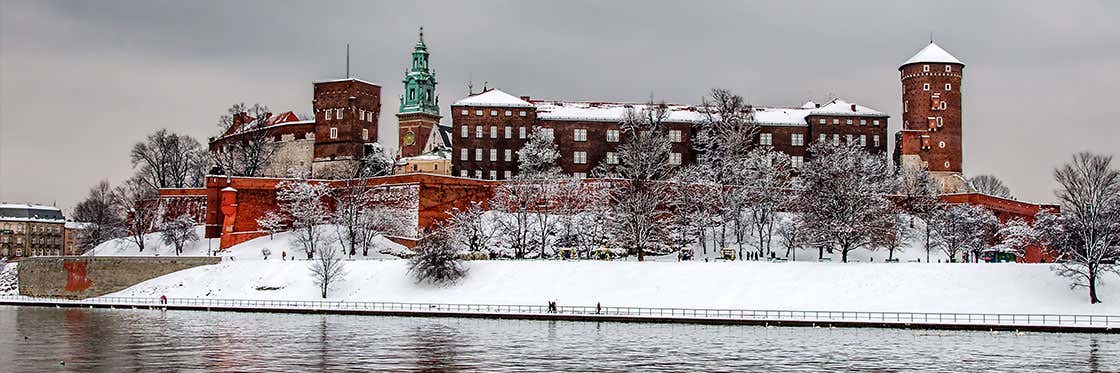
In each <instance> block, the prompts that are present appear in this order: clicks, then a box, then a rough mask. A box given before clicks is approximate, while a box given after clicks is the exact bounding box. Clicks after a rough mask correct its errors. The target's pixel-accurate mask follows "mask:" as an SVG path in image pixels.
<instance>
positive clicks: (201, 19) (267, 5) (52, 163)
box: [0, 0, 1120, 209]
mask: <svg viewBox="0 0 1120 373" xmlns="http://www.w3.org/2000/svg"><path fill="white" fill-rule="evenodd" d="M1118 22H1120V2H1112V1H1108V2H1106V1H1099V2H1088V1H1086V2H1052V1H1047V2H1026V1H1005V2H981V1H960V2H957V1H918V2H901V1H882V2H848V1H843V2H841V1H830V2H792V1H781V2H779V1H773V2H745V1H738V2H700V1H695V2H694V1H674V2H654V1H641V2H637V1H635V2H601V1H588V2H579V1H550V2H523V1H508V2H505V1H494V2H467V1H448V2H428V1H424V2H410V1H392V2H388V1H386V2H367V1H360V2H342V1H321V2H311V1H307V2H292V1H226V2H218V1H177V2H166V1H136V2H110V1H97V2H93V1H64V2H56V1H12V0H3V1H0V200H4V201H9V202H23V201H32V202H39V203H47V204H50V203H57V205H58V206H59V207H63V208H67V209H69V208H71V207H72V206H73V205H74V204H75V203H76V202H77V201H78V200H79V199H80V198H81V197H82V196H84V194H85V193H86V191H87V189H88V187H89V186H90V185H92V184H93V183H95V182H97V181H98V180H100V179H109V180H110V181H111V182H113V183H117V182H120V181H121V180H122V179H125V178H127V177H128V175H130V174H131V172H132V171H131V169H130V165H129V161H128V149H129V147H130V146H131V144H132V143H134V142H136V141H139V140H140V139H142V138H143V137H144V136H145V135H146V134H148V133H150V132H152V131H154V130H156V129H158V128H169V129H171V130H173V131H177V132H182V133H187V134H190V135H193V136H196V137H198V138H199V139H200V140H202V141H205V140H204V139H205V137H207V136H211V135H214V134H215V131H216V128H217V127H216V125H215V123H216V120H217V118H218V116H219V115H221V114H222V113H224V111H225V109H226V108H227V107H229V106H230V104H232V103H235V102H247V103H254V102H260V103H263V104H267V105H269V106H270V107H271V108H272V109H273V111H274V112H280V111H285V110H294V111H296V112H297V113H300V112H303V113H306V112H310V111H311V82H312V81H314V80H319V79H329V78H337V77H341V76H343V75H344V68H345V59H344V56H345V45H346V43H347V42H349V43H350V44H351V55H352V57H351V69H352V71H353V75H355V76H357V77H360V78H362V79H365V80H369V81H373V82H375V83H379V84H381V85H382V87H383V96H384V100H383V101H382V115H381V131H380V132H381V139H380V141H381V142H382V143H385V144H387V145H388V146H392V147H395V144H396V140H397V139H396V132H395V129H394V126H395V124H396V119H395V117H394V116H393V114H394V113H396V109H397V100H396V97H397V96H398V95H399V94H400V91H401V83H400V80H401V79H402V77H403V72H404V68H405V67H406V66H407V64H408V62H409V56H408V53H409V52H410V50H411V47H412V46H413V44H414V43H415V41H416V29H417V27H419V26H421V25H423V26H424V29H425V39H426V41H427V42H428V45H429V47H430V50H431V52H432V65H433V66H434V67H435V69H436V72H437V77H438V79H439V82H440V85H439V87H438V91H439V95H440V98H441V103H442V105H443V110H444V114H445V115H446V114H447V113H448V106H449V105H450V104H451V103H452V102H454V101H455V100H457V99H459V98H461V97H463V96H464V95H465V94H466V91H467V88H466V86H467V82H468V80H470V79H471V78H473V80H474V81H475V83H476V87H477V86H480V85H481V84H482V82H483V81H488V82H489V84H490V86H492V87H498V88H501V89H502V90H505V91H507V92H509V93H512V94H514V95H531V96H534V97H544V98H563V99H584V100H631V101H640V100H644V99H646V98H647V97H649V95H650V94H651V93H652V94H653V95H654V96H655V97H657V98H659V99H665V100H667V101H672V102H681V103H698V102H699V101H700V97H701V96H703V95H704V94H705V93H706V92H707V91H708V90H709V89H711V88H713V87H722V88H728V89H731V90H733V91H735V92H737V93H739V94H741V95H743V96H745V97H747V98H749V100H750V101H751V102H752V103H754V104H761V105H798V104H800V103H801V102H804V101H805V100H807V99H816V100H823V99H825V98H826V97H828V96H829V95H834V96H839V97H842V98H844V99H847V100H850V101H854V102H858V103H860V104H863V105H867V106H870V107H872V108H875V109H878V110H880V111H884V112H887V113H888V114H890V115H891V121H890V122H891V129H890V132H891V133H892V134H893V132H894V131H896V130H897V129H898V128H899V127H900V124H899V123H900V122H899V119H898V118H899V115H900V111H901V106H902V105H901V102H900V96H901V88H900V85H899V82H898V72H897V68H898V64H899V63H900V62H902V61H904V60H906V59H907V58H909V57H910V56H911V55H912V54H914V53H915V52H916V51H918V50H919V49H921V48H922V47H924V46H925V44H926V43H927V42H928V38H929V35H930V33H931V32H932V33H933V35H934V38H935V39H936V41H937V43H938V44H939V45H941V46H942V47H944V48H945V49H947V50H948V51H949V52H951V53H953V54H954V55H956V56H957V57H958V58H960V59H961V60H962V61H964V62H965V63H966V64H967V66H966V68H965V81H964V85H963V88H962V90H963V92H964V136H965V139H964V152H965V154H964V159H965V160H964V162H965V163H964V167H965V172H966V173H967V174H969V175H975V174H980V173H992V174H995V175H997V176H999V177H1000V178H1002V179H1004V180H1005V181H1006V182H1007V183H1008V184H1009V185H1010V187H1011V189H1012V190H1013V192H1014V193H1015V195H1016V196H1018V197H1020V198H1024V199H1027V200H1034V201H1052V200H1054V197H1053V189H1054V187H1055V185H1054V183H1053V181H1052V177H1051V170H1052V169H1053V168H1054V167H1055V166H1057V165H1059V164H1061V163H1063V162H1065V161H1066V160H1067V159H1069V157H1070V156H1071V154H1072V153H1074V152H1077V151H1082V150H1090V151H1095V152H1102V153H1107V154H1112V155H1116V154H1117V153H1118V152H1120V130H1118V129H1117V128H1118V127H1120V124H1118V123H1117V118H1120V109H1118V108H1120V105H1118V102H1117V101H1118V98H1117V93H1118V92H1120V26H1118ZM1117 162H1120V159H1118V160H1117Z"/></svg>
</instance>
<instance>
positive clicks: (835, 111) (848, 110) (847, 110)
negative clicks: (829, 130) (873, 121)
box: [812, 99, 887, 117]
mask: <svg viewBox="0 0 1120 373" xmlns="http://www.w3.org/2000/svg"><path fill="white" fill-rule="evenodd" d="M852 105H855V110H852ZM812 115H853V116H864V117H885V116H887V115H886V114H883V112H881V111H878V110H875V109H872V108H869V107H866V106H862V105H856V104H853V103H850V102H847V101H844V100H841V99H835V100H832V102H829V103H828V104H827V105H823V106H821V107H820V108H817V109H814V110H813V113H812Z"/></svg>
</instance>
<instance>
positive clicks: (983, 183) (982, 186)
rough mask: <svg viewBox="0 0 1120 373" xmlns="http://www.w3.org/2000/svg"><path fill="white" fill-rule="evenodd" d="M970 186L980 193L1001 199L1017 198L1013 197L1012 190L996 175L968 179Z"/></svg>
mask: <svg viewBox="0 0 1120 373" xmlns="http://www.w3.org/2000/svg"><path fill="white" fill-rule="evenodd" d="M968 185H969V186H970V187H971V188H972V190H975V191H977V192H980V193H984V194H987V195H990V196H996V197H1000V198H1015V197H1013V196H1011V188H1008V187H1007V185H1005V184H1004V183H1003V180H1000V179H999V178H998V177H995V175H987V174H985V175H977V176H974V177H972V178H969V179H968Z"/></svg>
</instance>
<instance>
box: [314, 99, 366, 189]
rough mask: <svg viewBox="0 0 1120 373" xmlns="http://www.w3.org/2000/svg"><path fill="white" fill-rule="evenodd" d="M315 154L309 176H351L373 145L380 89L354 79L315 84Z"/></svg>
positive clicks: (330, 177)
mask: <svg viewBox="0 0 1120 373" xmlns="http://www.w3.org/2000/svg"><path fill="white" fill-rule="evenodd" d="M311 105H312V107H314V108H315V151H314V155H313V158H312V160H311V174H312V176H313V177H315V178H319V179H337V178H346V177H352V176H353V175H354V173H355V172H356V171H357V170H358V167H359V166H360V165H361V160H362V157H364V156H365V154H366V151H367V149H370V148H372V145H373V144H374V143H376V142H377V121H378V119H377V118H378V115H379V114H381V86H379V85H376V84H373V83H369V82H366V81H362V80H359V79H354V78H346V79H339V80H329V81H321V82H315V99H314V100H312V101H311Z"/></svg>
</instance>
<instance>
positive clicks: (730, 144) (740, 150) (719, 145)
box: [693, 88, 758, 184]
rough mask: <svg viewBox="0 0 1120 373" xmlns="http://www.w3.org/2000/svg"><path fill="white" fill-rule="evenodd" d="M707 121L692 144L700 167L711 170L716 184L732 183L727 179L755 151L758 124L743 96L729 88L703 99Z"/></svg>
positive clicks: (714, 91) (699, 129)
mask: <svg viewBox="0 0 1120 373" xmlns="http://www.w3.org/2000/svg"><path fill="white" fill-rule="evenodd" d="M703 108H704V120H703V121H702V122H701V123H699V125H698V127H699V128H698V129H697V131H696V132H697V136H696V141H694V142H693V144H694V147H695V148H696V152H697V155H698V158H699V164H701V165H703V166H705V167H707V168H709V169H711V170H712V171H713V172H714V174H715V176H716V178H717V180H716V181H717V182H719V183H721V184H732V183H731V182H728V181H727V180H724V177H732V178H733V177H734V175H735V174H736V173H737V171H738V170H739V169H738V168H737V167H738V166H739V165H737V164H735V162H736V161H741V160H743V159H745V158H746V157H747V154H748V153H749V152H750V151H751V150H753V149H754V147H755V145H756V142H755V138H756V137H757V134H758V124H757V123H756V122H755V120H754V115H753V109H752V108H751V107H750V105H747V103H746V100H744V99H743V97H742V96H739V95H736V94H734V93H731V91H728V90H726V89H719V88H717V89H713V90H712V92H711V94H710V96H709V97H705V98H704V104H703Z"/></svg>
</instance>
